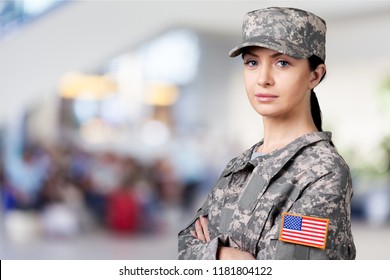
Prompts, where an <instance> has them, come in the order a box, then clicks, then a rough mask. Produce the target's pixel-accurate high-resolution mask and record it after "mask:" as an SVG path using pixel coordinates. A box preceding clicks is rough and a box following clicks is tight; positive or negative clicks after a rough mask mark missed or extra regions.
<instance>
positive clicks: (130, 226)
mask: <svg viewBox="0 0 390 280" xmlns="http://www.w3.org/2000/svg"><path fill="white" fill-rule="evenodd" d="M203 179H204V178H203ZM0 182H1V200H2V201H1V206H2V215H3V217H4V225H5V230H6V233H8V234H9V235H13V233H14V232H17V231H20V229H19V228H15V227H17V226H15V224H17V220H18V219H21V217H20V216H21V215H23V214H24V217H23V219H24V220H23V221H22V223H23V224H24V226H26V225H27V224H28V222H27V221H26V216H27V215H30V216H31V215H33V216H34V220H35V223H39V231H40V233H43V234H44V235H48V236H72V235H75V234H78V233H82V232H88V231H89V230H95V229H97V228H99V229H107V230H110V231H114V232H121V233H126V234H127V233H150V234H159V233H163V232H164V231H167V230H169V228H168V227H169V224H168V222H167V220H166V217H165V216H164V215H165V214H166V213H167V212H169V211H172V210H173V211H174V212H175V213H187V211H188V212H192V211H193V207H194V205H193V203H194V202H195V201H196V198H197V197H198V196H200V195H201V194H200V191H201V189H202V188H201V185H202V184H204V183H205V182H204V180H203V181H202V179H199V180H196V179H194V178H188V179H185V178H184V177H183V176H180V174H178V172H177V168H175V165H174V164H173V162H172V160H171V159H169V158H158V159H154V160H152V161H150V162H142V161H141V160H139V159H136V158H135V157H132V156H131V155H125V154H118V153H115V152H112V151H100V152H91V151H86V150H83V149H82V148H80V147H77V146H74V145H73V146H58V147H55V148H54V147H45V146H43V145H36V144H35V145H29V146H28V147H26V148H24V149H23V152H22V154H21V156H20V157H15V158H14V159H13V160H12V161H10V162H7V164H6V165H5V164H4V162H2V164H1V168H0ZM16 213H17V214H16ZM176 218H180V217H179V216H177V217H176ZM174 222H175V223H176V224H178V221H174Z"/></svg>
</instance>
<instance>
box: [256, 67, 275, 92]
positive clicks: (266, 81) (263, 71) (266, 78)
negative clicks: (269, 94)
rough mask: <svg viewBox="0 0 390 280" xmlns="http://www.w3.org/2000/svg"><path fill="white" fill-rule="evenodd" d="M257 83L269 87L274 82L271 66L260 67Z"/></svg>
mask: <svg viewBox="0 0 390 280" xmlns="http://www.w3.org/2000/svg"><path fill="white" fill-rule="evenodd" d="M257 84H258V85H259V86H262V87H267V86H270V85H272V84H273V78H272V73H271V69H269V67H265V66H263V67H261V68H259V75H258V77H257Z"/></svg>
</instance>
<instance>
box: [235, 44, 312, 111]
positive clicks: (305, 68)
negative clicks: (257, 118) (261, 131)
mask: <svg viewBox="0 0 390 280" xmlns="http://www.w3.org/2000/svg"><path fill="white" fill-rule="evenodd" d="M243 60H244V80H245V88H246V92H247V95H248V98H249V101H250V103H251V105H252V107H253V108H254V109H255V110H256V112H258V113H259V114H260V115H262V116H264V117H281V118H294V117H295V116H297V114H301V113H302V112H306V113H307V112H309V113H310V91H311V89H312V88H314V87H315V86H316V85H317V84H318V82H319V80H318V81H316V80H317V79H315V74H313V72H311V71H310V69H309V63H308V60H307V59H295V58H293V57H291V56H288V55H285V54H281V53H278V52H276V51H273V50H270V49H266V48H260V47H251V48H248V49H247V50H246V51H245V52H244V55H243Z"/></svg>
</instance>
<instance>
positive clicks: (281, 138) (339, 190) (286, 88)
mask: <svg viewBox="0 0 390 280" xmlns="http://www.w3.org/2000/svg"><path fill="white" fill-rule="evenodd" d="M325 33H326V24H325V21H324V20H323V19H321V18H319V17H318V16H316V15H314V14H312V13H310V12H307V11H303V10H299V9H294V8H277V7H273V8H266V9H260V10H255V11H252V12H249V13H247V14H246V16H245V19H244V22H243V42H242V44H240V45H239V46H237V47H236V48H234V49H233V50H231V51H230V53H229V55H230V56H231V57H235V56H237V55H240V54H242V57H243V60H244V82H245V88H246V92H247V95H248V99H249V102H250V104H251V105H252V107H253V108H254V109H255V110H256V112H257V113H259V114H260V115H261V116H262V119H263V124H264V139H263V140H261V141H260V142H259V143H257V144H255V145H254V146H253V147H251V148H250V149H248V150H247V151H245V152H244V153H243V154H242V155H240V156H238V157H236V158H234V159H233V160H231V161H230V162H229V163H228V165H227V167H226V168H225V170H224V171H223V172H222V175H221V176H220V178H219V180H218V181H217V183H216V184H215V186H214V187H213V189H212V191H211V193H210V194H209V196H208V197H207V200H206V202H205V203H204V205H203V206H202V208H200V209H199V211H198V213H197V214H196V216H195V219H194V221H193V222H192V223H191V224H190V225H189V226H188V227H187V228H185V229H184V230H182V231H181V232H180V233H179V245H178V251H179V259H354V258H355V255H356V250H355V245H354V242H353V238H352V234H351V224H350V203H351V197H352V185H351V176H350V171H349V168H348V166H347V164H346V163H345V161H344V160H343V159H342V157H341V156H340V155H339V154H338V153H337V151H336V149H335V147H334V146H333V144H332V142H331V134H330V133H329V132H322V128H321V111H320V108H319V104H318V101H317V98H316V95H315V93H314V91H313V89H314V88H315V87H316V86H317V85H318V84H319V83H320V81H321V80H322V78H323V77H324V75H325V72H326V67H325V64H324V61H325Z"/></svg>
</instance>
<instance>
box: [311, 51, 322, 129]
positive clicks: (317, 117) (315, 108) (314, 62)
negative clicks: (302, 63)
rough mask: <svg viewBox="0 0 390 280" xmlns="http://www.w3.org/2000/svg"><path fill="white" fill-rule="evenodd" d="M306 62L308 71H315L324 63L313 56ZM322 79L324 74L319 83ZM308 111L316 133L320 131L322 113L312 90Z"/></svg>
mask: <svg viewBox="0 0 390 280" xmlns="http://www.w3.org/2000/svg"><path fill="white" fill-rule="evenodd" d="M308 60H309V68H310V71H314V70H316V68H317V66H318V65H320V64H323V63H324V61H323V60H322V59H321V58H319V57H318V56H315V55H312V56H311V57H309V58H308ZM324 77H325V74H324V75H323V76H322V78H321V80H320V82H321V81H322V80H323V79H324ZM310 110H311V116H312V118H313V121H314V124H315V125H316V127H317V129H318V131H322V113H321V108H320V104H319V103H318V99H317V96H316V93H315V92H314V89H312V90H311V94H310Z"/></svg>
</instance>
